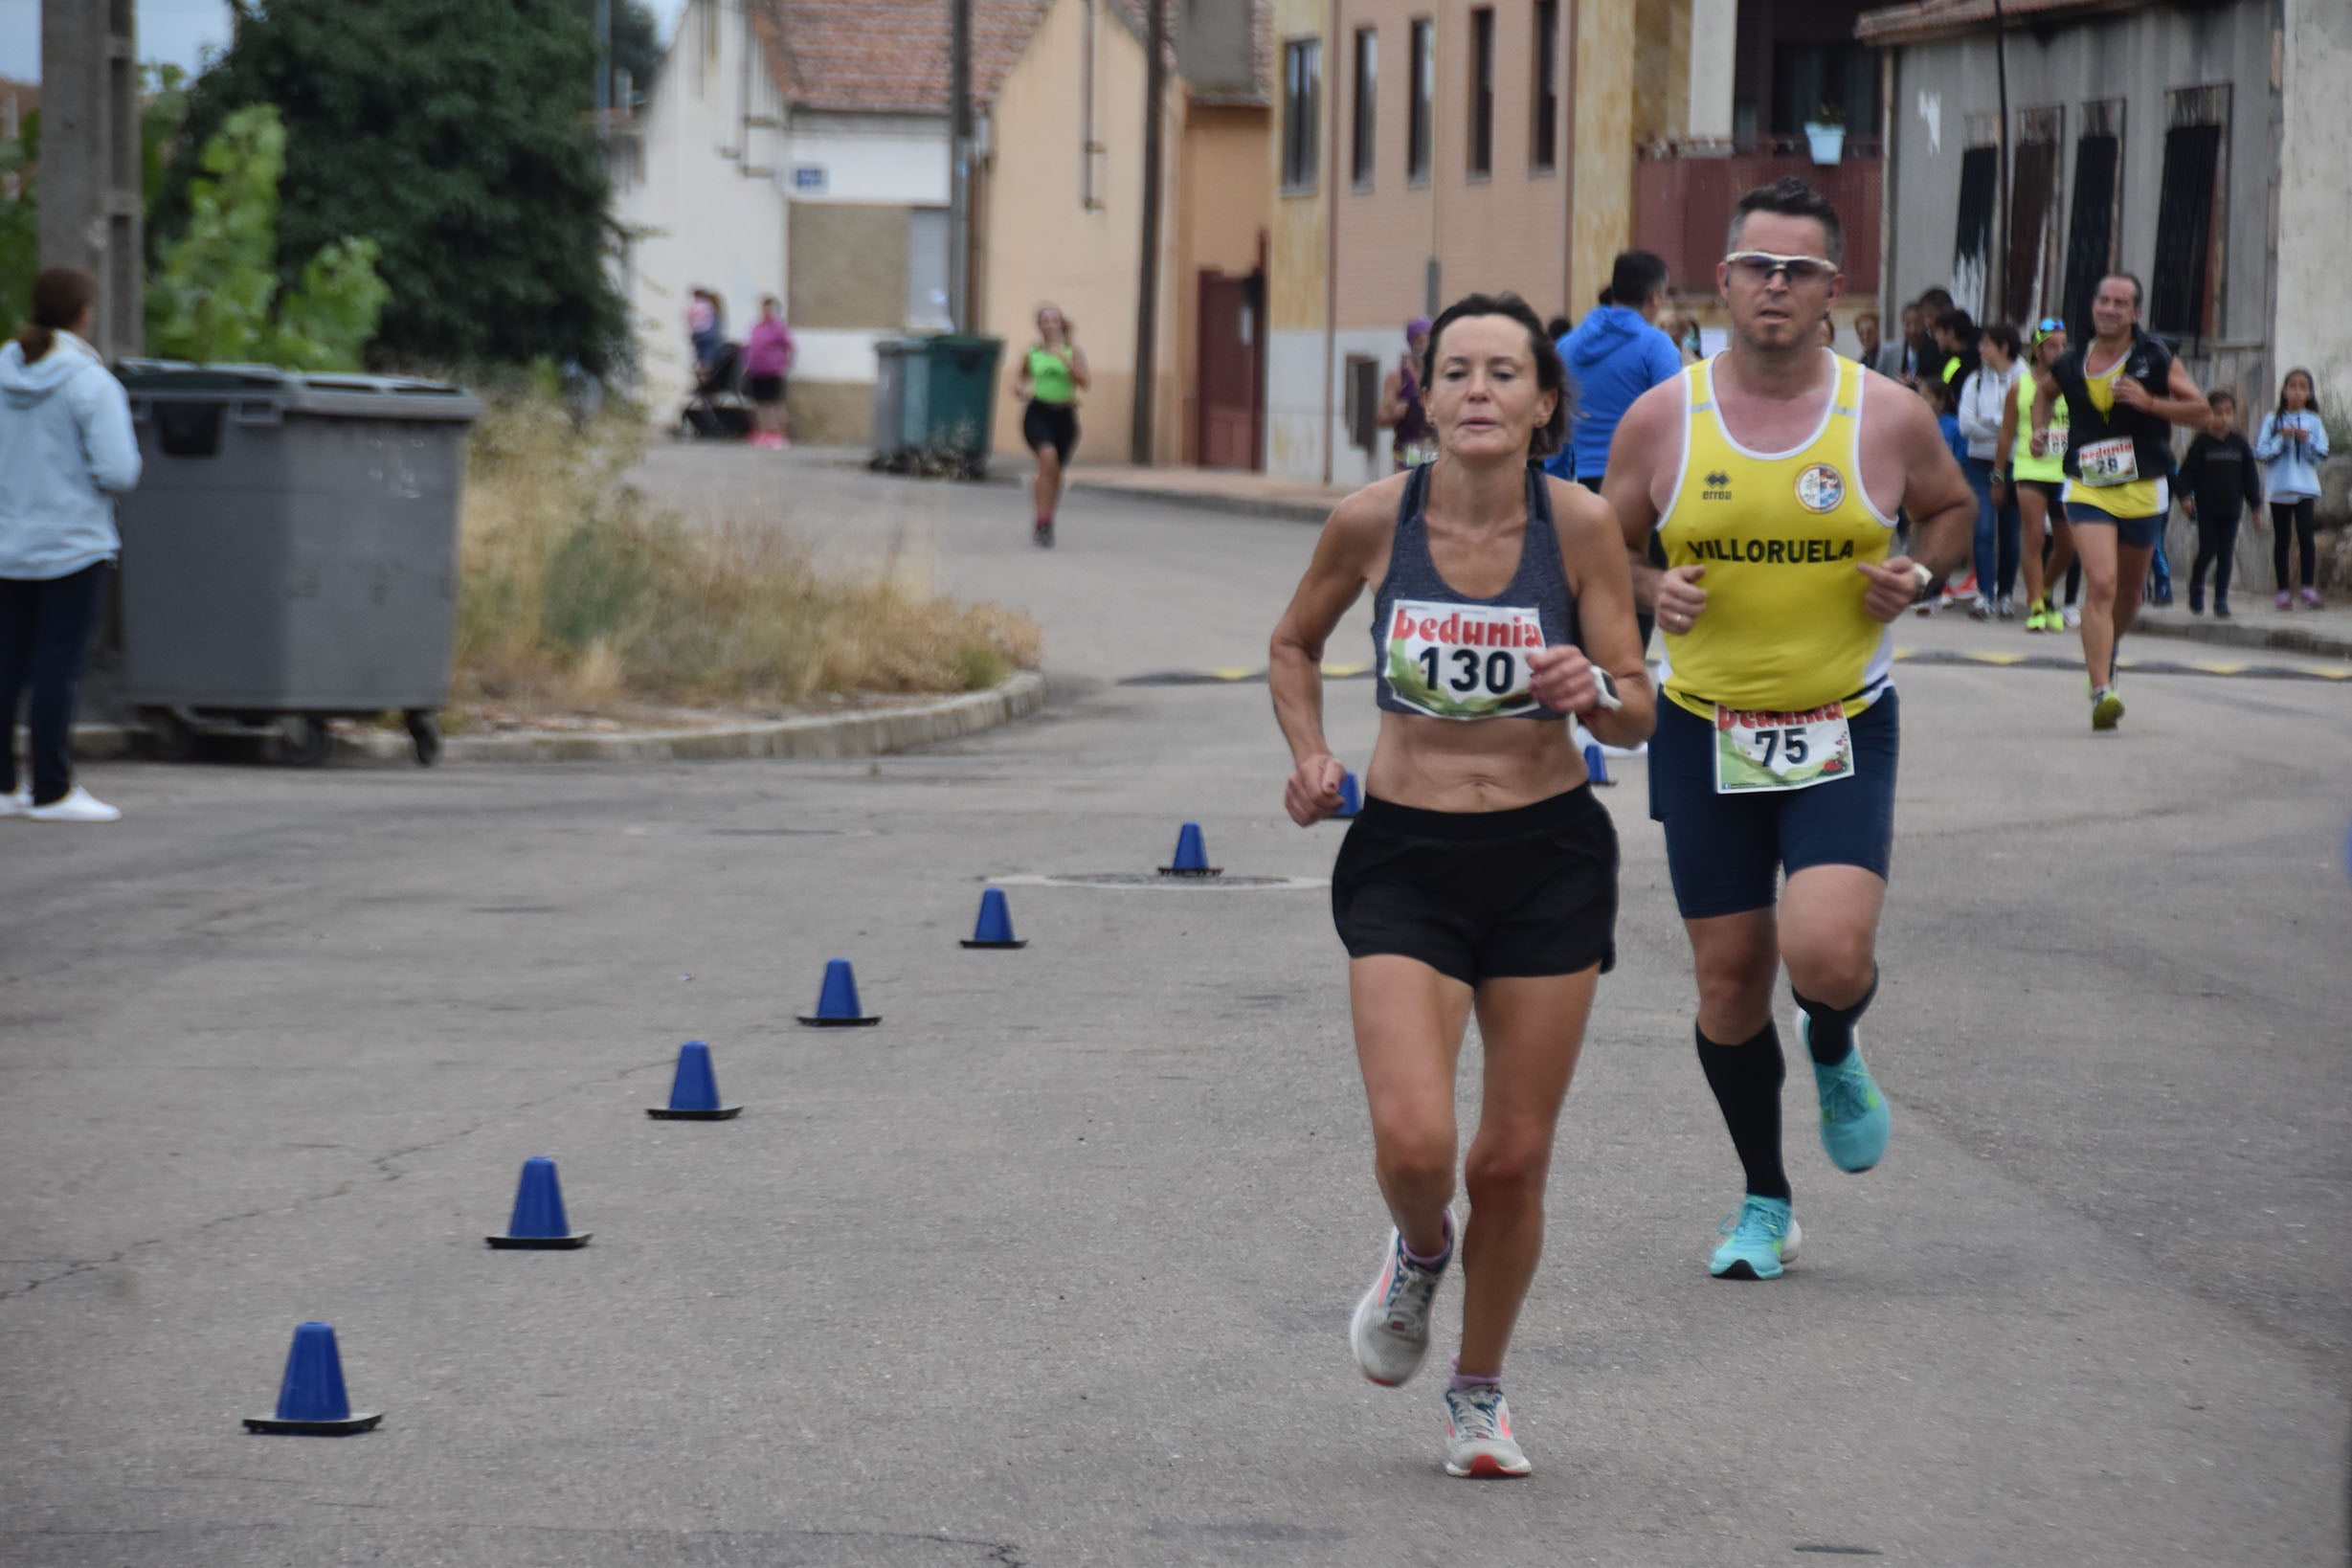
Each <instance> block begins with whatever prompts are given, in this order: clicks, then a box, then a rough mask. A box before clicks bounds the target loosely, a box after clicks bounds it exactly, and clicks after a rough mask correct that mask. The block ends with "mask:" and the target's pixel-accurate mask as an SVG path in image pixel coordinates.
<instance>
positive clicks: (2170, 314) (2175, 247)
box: [2148, 86, 2229, 338]
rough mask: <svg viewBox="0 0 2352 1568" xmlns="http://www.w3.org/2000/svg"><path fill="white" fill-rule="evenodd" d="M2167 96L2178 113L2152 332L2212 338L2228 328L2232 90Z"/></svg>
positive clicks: (2163, 204)
mask: <svg viewBox="0 0 2352 1568" xmlns="http://www.w3.org/2000/svg"><path fill="white" fill-rule="evenodd" d="M2166 96H2167V97H2168V98H2169V99H2170V110H2171V112H2170V114H2169V115H2168V116H2167V124H2166V128H2165V131H2164V171H2163V176H2162V181H2161V183H2160V185H2159V188H2158V190H2159V194H2158V196H2157V208H2156V265H2155V267H2154V268H2153V269H2152V272H2153V276H2152V277H2151V279H2150V280H2149V281H2150V286H2149V290H2148V328H2149V330H2150V331H2154V332H2162V333H2164V334H2166V335H2167V336H2171V337H2175V338H2203V337H2210V336H2211V335H2213V334H2214V333H2216V332H2218V331H2220V330H2221V325H2222V324H2221V273H2222V257H2223V239H2224V236H2225V227H2224V224H2223V221H2222V218H2223V212H2224V196H2225V194H2226V190H2227V186H2228V181H2227V179H2226V178H2225V174H2226V167H2227V166H2226V164H2225V161H2224V158H2223V150H2224V148H2225V147H2227V146H2228V145H2229V88H2228V87H2227V86H2218V87H2191V88H2184V89H2182V90H2179V91H2176V92H2173V93H2170V94H2167V95H2166Z"/></svg>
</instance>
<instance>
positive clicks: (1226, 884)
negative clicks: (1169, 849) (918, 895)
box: [988, 871, 1332, 893]
mask: <svg viewBox="0 0 2352 1568" xmlns="http://www.w3.org/2000/svg"><path fill="white" fill-rule="evenodd" d="M988 880H989V881H990V882H992V883H994V884H996V885H997V886H999V887H1108V888H1111V889H1113V890H1116V891H1126V890H1133V889H1141V890H1146V891H1151V892H1215V891H1217V890H1218V889H1220V888H1222V889H1223V890H1224V891H1226V892H1231V893H1267V892H1282V891H1286V890H1289V889H1297V888H1310V887H1329V886H1330V885H1332V883H1331V879H1330V878H1329V877H1246V876H1242V875H1240V874H1238V873H1236V872H1232V871H1228V872H1226V873H1224V874H1223V875H1222V876H1217V877H1164V876H1161V875H1160V874H1159V873H1158V872H1156V871H1063V872H1044V871H1021V872H1016V873H1015V874H1013V875H1011V876H1006V877H991V878H989V879H988Z"/></svg>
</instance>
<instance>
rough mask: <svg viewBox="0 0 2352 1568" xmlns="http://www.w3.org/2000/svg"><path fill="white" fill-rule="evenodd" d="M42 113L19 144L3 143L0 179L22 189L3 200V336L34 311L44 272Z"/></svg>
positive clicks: (26, 126)
mask: <svg viewBox="0 0 2352 1568" xmlns="http://www.w3.org/2000/svg"><path fill="white" fill-rule="evenodd" d="M40 155H41V111H40V110H38V109H35V110H34V111H33V112H32V113H31V114H29V115H27V116H25V119H24V123H23V124H22V125H20V126H18V127H17V140H16V141H13V142H6V143H0V175H6V174H13V175H15V176H16V177H17V180H18V182H19V184H20V187H21V188H20V189H19V190H18V191H17V193H16V194H15V195H14V196H8V195H0V334H5V333H7V332H9V331H10V330H11V329H12V328H13V327H14V326H15V325H16V324H17V323H18V322H21V321H23V320H24V319H25V317H26V316H27V315H28V314H30V313H31V311H32V309H33V280H34V278H36V277H38V276H39V275H40V267H41V209H40V201H39V199H38V197H37V195H36V194H35V192H34V183H35V182H34V178H33V175H32V173H31V170H32V168H33V167H34V164H36V163H38V162H39V161H40Z"/></svg>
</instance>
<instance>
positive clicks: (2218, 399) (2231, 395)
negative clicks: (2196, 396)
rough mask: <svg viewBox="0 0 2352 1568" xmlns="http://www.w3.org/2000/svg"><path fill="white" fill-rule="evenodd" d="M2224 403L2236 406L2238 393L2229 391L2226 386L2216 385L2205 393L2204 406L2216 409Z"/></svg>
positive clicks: (2232, 406)
mask: <svg viewBox="0 0 2352 1568" xmlns="http://www.w3.org/2000/svg"><path fill="white" fill-rule="evenodd" d="M2224 403H2227V404H2229V406H2230V407H2231V408H2236V407H2237V406H2238V394H2237V393H2236V392H2231V391H2230V390H2229V388H2227V387H2216V388H2214V389H2213V390H2212V391H2211V392H2206V394H2205V406H2206V408H2209V409H2217V408H2220V407H2221V406H2222V405H2223V404H2224Z"/></svg>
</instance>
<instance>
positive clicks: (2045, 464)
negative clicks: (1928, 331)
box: [1993, 316, 2074, 632]
mask: <svg viewBox="0 0 2352 1568" xmlns="http://www.w3.org/2000/svg"><path fill="white" fill-rule="evenodd" d="M2065 352H2066V323H2064V322H2062V321H2060V320H2058V319H2057V318H2056V317H2055V316H2051V317H2047V318H2045V319H2044V320H2043V322H2042V323H2041V325H2038V326H2036V327H2035V328H2034V329H2033V360H2032V363H2033V365H2034V367H2036V368H2038V369H2040V370H2042V371H2044V372H2045V373H2047V372H2048V371H2049V370H2050V366H2051V364H2053V363H2054V362H2055V361H2056V360H2057V358H2058V356H2059V355H2060V354H2063V353H2065ZM2034 388H2035V382H2034V378H2033V374H2032V371H2031V370H2028V371H2027V373H2026V374H2024V375H2021V376H2019V377H2018V378H2017V388H2016V395H2015V396H2014V397H2012V398H2011V399H2010V401H2009V407H2008V409H2007V411H2006V412H2005V413H2004V414H2002V415H2001V438H2000V439H1999V440H1998V441H1997V442H1995V443H1994V450H1996V451H1998V452H2005V453H2007V454H2008V456H2009V465H2008V479H2007V483H2008V485H2009V487H2010V488H2011V489H2013V490H2015V491H2016V492H2017V515H2018V516H2019V518H2021V519H2022V520H2023V527H2022V529H2021V530H2020V531H2021V532H2022V533H2023V534H2024V538H2023V540H2022V541H2021V545H2020V549H2019V550H2018V559H2017V564H2018V565H2019V567H2021V568H2022V569H2023V570H2024V571H2025V574H2026V630H2027V631H2028V632H2063V631H2065V630H2066V620H2065V617H2064V616H2061V615H2060V614H2059V613H2058V610H2057V607H2056V606H2055V605H2053V604H2051V603H2050V599H2051V598H2052V597H2053V595H2052V594H2050V585H2051V584H2053V583H2056V582H2058V581H2060V580H2062V579H2063V578H2064V577H2065V576H2066V570H2067V568H2068V567H2070V566H2072V565H2073V564H2074V528H2073V526H2072V524H2070V523H2069V522H2068V521H2067V519H2066V503H2065V502H2064V501H2063V500H2062V499H2061V496H2062V494H2063V492H2064V491H2065V488H2066V456H2065V454H2066V432H2067V413H2066V399H2065V398H2063V397H2061V398H2059V399H2057V401H2055V402H2054V403H2052V404H2051V405H2050V438H2049V440H2048V441H2047V442H2045V443H2043V449H2042V450H2041V451H2040V452H2036V450H2035V443H2034V439H2033V394H2034ZM1993 482H1994V484H1996V485H1999V484H2001V483H2002V482H2003V481H2002V479H2001V477H2000V476H1999V475H1998V474H1996V475H1995V476H1994V478H1993ZM1998 494H1999V492H1998V491H1997V490H1996V491H1995V495H1996V496H1998ZM2045 526H2047V528H2048V531H2049V535H2050V561H2049V564H2048V565H2047V566H2046V565H2044V564H2043V560H2042V535H2043V532H2044V528H2045Z"/></svg>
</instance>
